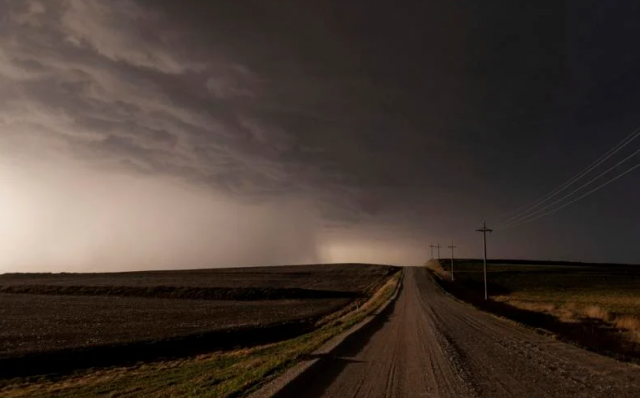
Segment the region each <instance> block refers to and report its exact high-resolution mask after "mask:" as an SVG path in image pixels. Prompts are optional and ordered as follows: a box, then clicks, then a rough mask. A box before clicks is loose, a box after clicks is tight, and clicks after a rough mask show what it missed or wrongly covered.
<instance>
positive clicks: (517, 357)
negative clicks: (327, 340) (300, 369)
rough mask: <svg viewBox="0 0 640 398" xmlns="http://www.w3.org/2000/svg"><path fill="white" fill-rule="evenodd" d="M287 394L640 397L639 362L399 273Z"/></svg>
mask: <svg viewBox="0 0 640 398" xmlns="http://www.w3.org/2000/svg"><path fill="white" fill-rule="evenodd" d="M277 397H278V398H284V397H307V398H311V397H327V398H328V397H334V398H356V397H363V398H364V397H367V398H376V397H456V398H459V397H491V398H500V397H608V398H614V397H616V398H625V397H629V398H631V397H634V398H637V397H640V367H637V366H633V365H629V364H625V363H620V362H617V361H615V360H613V359H610V358H606V357H603V356H600V355H597V354H594V353H591V352H588V351H585V350H582V349H579V348H577V347H574V346H572V345H569V344H566V343H562V342H560V341H557V340H554V339H553V338H551V337H548V336H544V335H540V334H537V333H535V332H534V331H532V330H529V329H525V328H523V327H520V326H518V325H516V324H514V323H512V322H509V321H505V320H502V319H498V318H496V317H493V316H491V315H489V314H487V313H483V312H480V311H478V310H476V309H474V308H472V307H470V306H468V305H465V304H462V303H460V302H457V301H455V300H453V299H451V298H450V297H449V296H447V295H445V294H444V293H442V292H441V291H440V290H439V288H438V287H437V286H436V285H435V283H434V282H433V280H432V279H431V278H430V276H429V274H428V273H427V271H426V270H425V269H424V268H418V267H415V268H407V269H406V270H405V276H404V282H403V288H402V291H401V293H400V295H399V297H398V299H397V301H396V302H395V303H394V304H393V305H392V306H390V307H389V309H388V311H385V313H383V314H381V315H380V316H379V317H378V318H376V320H375V321H374V322H372V324H371V326H370V327H368V328H367V330H364V331H362V333H357V334H355V335H353V336H352V337H351V338H349V339H348V340H347V341H345V343H344V344H342V345H341V346H340V348H339V349H338V350H337V351H335V352H333V353H332V354H331V355H330V356H327V357H324V358H322V360H321V361H319V362H318V365H317V366H314V367H313V368H312V370H311V371H310V372H308V373H307V374H305V375H304V376H303V377H301V378H299V379H298V380H296V381H295V382H293V383H291V384H290V385H288V386H287V387H286V388H285V389H284V390H283V391H281V393H280V394H278V395H277Z"/></svg>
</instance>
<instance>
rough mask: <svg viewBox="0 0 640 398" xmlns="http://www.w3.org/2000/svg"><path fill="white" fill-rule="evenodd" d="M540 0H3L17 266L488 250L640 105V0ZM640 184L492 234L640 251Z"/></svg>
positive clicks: (9, 257) (611, 257) (0, 180)
mask: <svg viewBox="0 0 640 398" xmlns="http://www.w3.org/2000/svg"><path fill="white" fill-rule="evenodd" d="M518 3H519V2H514V1H506V0H505V1H502V0H501V1H496V2H491V5H486V4H481V3H478V2H474V1H461V2H451V1H444V0H443V1H432V2H427V3H426V4H425V2H406V4H400V3H397V2H375V1H374V2H371V1H349V2H345V1H315V0H313V1H303V2H301V1H293V0H287V1H270V2H267V1H258V0H252V1H233V2H229V1H209V2H204V1H196V0H189V1H156V0H153V1H152V0H148V1H145V0H116V1H107V0H46V1H45V0H40V1H38V0H0V272H8V271H76V270H83V271H87V270H89V271H99V270H120V269H153V268H180V267H182V268H194V267H218V266H241V265H268V264H281V263H287V264H290V263H302V262H320V261H363V262H379V263H398V264H416V263H420V262H422V261H424V260H425V256H426V253H427V252H428V245H429V243H436V242H440V243H442V244H448V242H449V241H450V240H451V239H454V240H455V241H456V242H457V243H458V245H459V246H460V251H459V254H460V255H463V256H479V255H480V247H481V246H480V240H479V236H477V234H476V233H475V232H474V229H475V228H477V227H479V224H480V223H481V221H482V219H483V218H484V217H488V218H489V219H491V216H492V215H495V214H497V213H502V212H504V211H507V210H511V209H512V208H515V207H518V206H520V205H522V204H523V203H526V202H529V201H531V200H534V199H536V198H537V197H539V196H541V195H543V194H544V193H546V192H547V191H549V190H551V189H553V188H554V187H555V186H557V185H558V184H560V183H562V182H563V181H564V180H566V179H567V178H569V177H571V176H572V175H574V174H575V173H576V172H578V171H580V170H581V169H582V168H584V167H585V166H586V165H587V164H588V163H590V162H591V161H593V160H594V159H595V158H597V157H598V156H599V155H601V154H602V153H603V152H604V151H606V150H607V149H609V148H610V147H611V146H613V145H614V144H615V143H616V142H618V141H619V140H620V139H622V138H623V137H624V136H626V135H627V134H629V133H630V131H632V130H633V129H634V128H635V127H637V126H638V125H640V116H639V113H638V104H639V103H640V79H639V77H638V76H639V75H638V73H637V70H638V66H640V51H639V50H640V31H639V30H640V28H639V25H638V24H637V23H636V22H635V21H637V17H638V16H639V15H640V13H639V11H640V10H638V6H637V5H634V4H632V3H631V2H629V5H623V4H621V3H622V2H620V3H618V2H616V3H617V4H616V5H614V4H604V3H605V2H585V1H580V2H558V1H548V2H545V1H542V2H536V3H535V4H530V3H527V2H521V3H520V4H518ZM607 3H608V2H607ZM639 187H640V172H639V173H634V174H632V175H629V176H627V177H626V178H625V179H623V180H621V181H620V182H619V183H616V184H612V186H611V187H608V189H607V190H606V191H603V192H601V193H599V194H597V195H593V196H592V197H590V198H588V199H585V200H583V201H581V202H580V203H578V204H576V205H575V206H572V207H570V208H568V209H566V210H565V211H563V212H559V213H558V214H557V215H554V216H552V217H548V218H544V219H542V220H540V221H539V222H536V223H532V224H531V225H528V226H526V227H522V228H520V229H514V230H512V231H509V232H505V233H501V234H498V233H496V234H494V236H492V244H493V245H494V246H491V250H493V252H492V254H493V255H494V256H499V257H533V258H544V259H547V258H562V259H572V260H585V261H587V260H594V261H625V262H640V245H638V244H637V237H638V236H640V222H639V221H640V209H639V206H637V203H640V189H639ZM444 253H445V252H444V251H443V255H444Z"/></svg>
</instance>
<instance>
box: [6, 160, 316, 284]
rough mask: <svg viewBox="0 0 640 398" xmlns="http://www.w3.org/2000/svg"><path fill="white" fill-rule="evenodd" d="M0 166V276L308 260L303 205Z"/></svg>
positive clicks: (59, 169) (164, 183)
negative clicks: (253, 202)
mask: <svg viewBox="0 0 640 398" xmlns="http://www.w3.org/2000/svg"><path fill="white" fill-rule="evenodd" d="M6 160H7V158H6V157H5V158H4V161H3V162H2V163H1V164H0V186H1V187H2V192H1V194H0V220H2V222H0V252H1V253H2V255H1V256H0V272H25V271H114V270H131V269H160V268H163V269H170V268H201V267H212V266H213V267H215V266H247V265H272V264H282V263H312V262H317V261H319V258H318V256H317V254H316V244H317V241H316V235H315V234H316V230H317V226H316V225H315V223H316V221H317V220H316V218H317V216H316V214H315V212H314V209H313V206H311V205H309V204H308V203H303V202H294V201H287V202H282V203H278V204H273V203H272V204H262V205H260V206H256V205H250V204H246V203H244V204H243V203H241V202H238V201H234V200H232V199H230V198H226V197H224V196H223V195H219V194H215V193H214V192H213V191H211V190H210V189H208V188H198V187H195V186H189V185H187V184H184V183H183V182H181V181H179V180H177V179H169V178H159V177H140V176H132V175H127V174H124V173H116V172H104V171H97V170H87V169H86V168H81V167H78V165H74V164H72V163H66V164H64V165H61V164H58V165H55V166H52V165H51V164H46V165H45V164H41V163H40V164H39V162H36V161H33V160H32V161H30V162H29V163H28V164H24V162H21V163H13V164H12V163H10V162H7V161H6Z"/></svg>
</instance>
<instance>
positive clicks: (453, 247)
mask: <svg viewBox="0 0 640 398" xmlns="http://www.w3.org/2000/svg"><path fill="white" fill-rule="evenodd" d="M457 247H458V246H454V245H453V241H451V245H450V246H449V249H451V281H452V282H453V249H456V248H457Z"/></svg>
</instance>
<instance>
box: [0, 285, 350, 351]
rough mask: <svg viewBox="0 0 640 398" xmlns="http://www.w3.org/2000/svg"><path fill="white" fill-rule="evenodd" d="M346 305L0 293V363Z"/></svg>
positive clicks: (261, 322) (313, 313)
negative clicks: (0, 360) (36, 354)
mask: <svg viewBox="0 0 640 398" xmlns="http://www.w3.org/2000/svg"><path fill="white" fill-rule="evenodd" d="M349 301H350V300H349V299H320V300H313V302H312V303H309V301H308V300H278V301H277V302H275V303H274V302H272V301H250V302H238V301H208V300H179V299H148V298H131V297H81V296H41V295H36V294H34V295H29V294H0V358H2V357H6V356H10V355H16V354H24V353H30V352H40V351H47V350H58V349H64V348H74V347H78V346H79V345H81V346H92V345H103V344H118V343H129V342H132V341H139V340H162V339H167V338H172V337H176V336H183V335H190V334H195V333H199V332H203V331H214V330H222V329H229V328H242V327H251V326H259V325H265V324H273V323H283V322H290V321H296V320H304V319H308V318H314V317H317V316H319V315H323V314H327V313H330V312H333V311H336V310H338V309H340V308H342V307H344V306H345V305H346V304H348V303H349ZM27 314H33V315H29V316H28V315H27Z"/></svg>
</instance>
